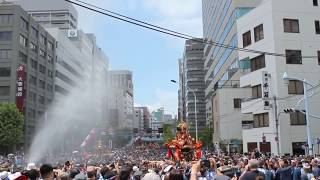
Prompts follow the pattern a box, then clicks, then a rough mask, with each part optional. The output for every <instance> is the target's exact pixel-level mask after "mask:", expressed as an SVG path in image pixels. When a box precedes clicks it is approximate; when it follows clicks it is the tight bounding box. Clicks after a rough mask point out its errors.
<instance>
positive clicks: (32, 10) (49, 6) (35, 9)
mask: <svg viewBox="0 0 320 180" xmlns="http://www.w3.org/2000/svg"><path fill="white" fill-rule="evenodd" d="M7 1H13V2H14V3H16V4H19V5H20V6H21V7H22V8H23V9H24V10H25V11H27V12H28V13H29V14H30V15H31V16H32V17H33V18H34V19H35V20H36V21H37V22H39V23H40V24H41V25H42V26H43V27H44V28H54V27H56V28H60V29H77V27H78V12H77V10H76V9H75V8H74V6H73V5H72V4H71V3H69V2H67V1H64V0H54V1H53V0H7Z"/></svg>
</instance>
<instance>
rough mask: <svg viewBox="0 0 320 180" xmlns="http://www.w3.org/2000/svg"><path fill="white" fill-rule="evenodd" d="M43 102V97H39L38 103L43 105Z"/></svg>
mask: <svg viewBox="0 0 320 180" xmlns="http://www.w3.org/2000/svg"><path fill="white" fill-rule="evenodd" d="M44 101H45V99H44V96H41V95H39V103H40V104H44Z"/></svg>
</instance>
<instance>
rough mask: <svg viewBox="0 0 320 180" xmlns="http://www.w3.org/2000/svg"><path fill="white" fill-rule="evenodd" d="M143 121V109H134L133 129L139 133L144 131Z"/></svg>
mask: <svg viewBox="0 0 320 180" xmlns="http://www.w3.org/2000/svg"><path fill="white" fill-rule="evenodd" d="M143 121H144V118H143V109H142V108H139V107H134V117H133V128H136V129H138V131H139V132H142V131H143V130H144V127H143Z"/></svg>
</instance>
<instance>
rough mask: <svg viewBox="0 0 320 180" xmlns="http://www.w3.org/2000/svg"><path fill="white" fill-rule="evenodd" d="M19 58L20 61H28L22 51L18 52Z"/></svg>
mask: <svg viewBox="0 0 320 180" xmlns="http://www.w3.org/2000/svg"><path fill="white" fill-rule="evenodd" d="M19 60H20V61H21V62H24V63H25V64H27V62H28V57H27V55H25V54H23V53H22V52H19Z"/></svg>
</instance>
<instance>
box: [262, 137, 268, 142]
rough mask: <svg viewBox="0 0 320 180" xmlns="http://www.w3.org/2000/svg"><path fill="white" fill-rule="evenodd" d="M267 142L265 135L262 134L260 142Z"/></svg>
mask: <svg viewBox="0 0 320 180" xmlns="http://www.w3.org/2000/svg"><path fill="white" fill-rule="evenodd" d="M266 142H267V140H266V136H265V135H263V136H262V143H266Z"/></svg>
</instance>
